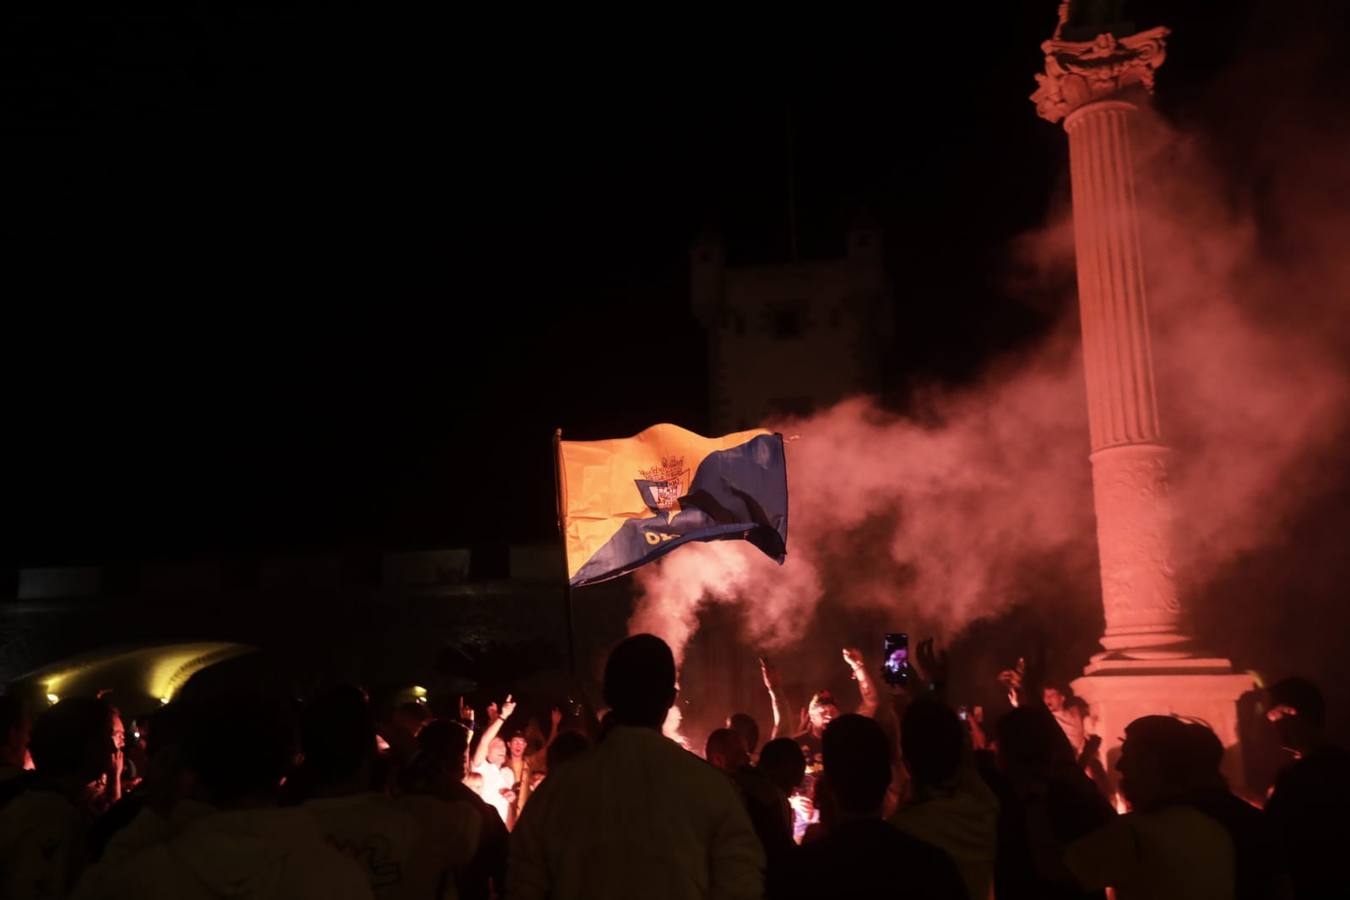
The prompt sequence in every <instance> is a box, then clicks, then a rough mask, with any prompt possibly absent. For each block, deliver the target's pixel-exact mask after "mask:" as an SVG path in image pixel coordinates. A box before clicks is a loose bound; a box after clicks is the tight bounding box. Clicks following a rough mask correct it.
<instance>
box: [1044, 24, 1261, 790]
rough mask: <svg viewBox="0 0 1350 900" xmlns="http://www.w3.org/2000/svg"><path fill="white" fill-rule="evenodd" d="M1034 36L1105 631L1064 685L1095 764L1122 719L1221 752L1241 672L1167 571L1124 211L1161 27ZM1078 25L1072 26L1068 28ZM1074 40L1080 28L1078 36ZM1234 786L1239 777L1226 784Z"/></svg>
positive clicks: (1143, 341) (1169, 530)
mask: <svg viewBox="0 0 1350 900" xmlns="http://www.w3.org/2000/svg"><path fill="white" fill-rule="evenodd" d="M1068 9H1069V4H1067V3H1066V4H1064V6H1063V7H1061V20H1060V21H1061V26H1060V29H1059V30H1057V31H1056V33H1055V37H1054V38H1052V39H1051V40H1049V41H1046V42H1045V43H1044V44H1042V49H1043V50H1044V51H1045V73H1044V74H1041V75H1037V76H1036V79H1037V81H1038V82H1039V83H1040V87H1039V88H1038V89H1037V91H1036V93H1035V94H1034V95H1033V96H1032V98H1031V99H1032V100H1033V101H1034V102H1035V103H1036V111H1037V112H1038V113H1039V114H1040V115H1041V117H1042V118H1045V119H1047V120H1049V121H1051V122H1060V121H1062V122H1063V123H1064V129H1065V131H1067V132H1068V135H1069V168H1070V176H1071V190H1072V192H1073V225H1074V246H1075V250H1076V255H1077V264H1078V302H1079V312H1080V317H1081V326H1082V337H1083V365H1084V375H1085V380H1086V383H1087V401H1088V423H1089V429H1090V439H1091V448H1092V452H1091V456H1090V458H1091V460H1092V487H1093V502H1094V505H1095V508H1096V514H1097V550H1098V555H1099V557H1100V564H1101V584H1102V605H1103V608H1104V612H1105V615H1106V632H1105V634H1104V635H1103V636H1102V640H1101V643H1102V647H1103V652H1102V653H1099V654H1098V655H1097V656H1095V657H1093V660H1092V662H1091V663H1090V664H1089V665H1088V667H1087V669H1086V670H1085V672H1084V677H1082V678H1079V679H1078V680H1077V681H1075V682H1074V689H1075V690H1076V691H1077V692H1078V693H1079V694H1081V695H1082V696H1083V697H1085V698H1086V699H1087V700H1088V702H1089V704H1091V706H1092V710H1093V713H1094V714H1095V715H1096V717H1097V729H1096V732H1097V733H1098V734H1100V735H1101V736H1102V738H1103V741H1104V744H1105V746H1104V747H1103V755H1104V757H1105V761H1106V762H1107V763H1108V766H1109V765H1110V764H1111V763H1112V762H1113V757H1114V755H1115V754H1116V753H1117V752H1118V747H1119V744H1118V742H1119V739H1120V735H1121V734H1122V733H1123V731H1124V728H1125V726H1126V725H1128V724H1129V723H1130V722H1131V721H1133V720H1134V719H1135V718H1137V717H1139V716H1143V715H1150V714H1168V713H1174V714H1179V715H1185V716H1193V717H1196V718H1200V719H1203V720H1204V721H1206V722H1208V723H1209V724H1210V726H1211V727H1212V728H1213V729H1214V731H1215V733H1216V734H1218V735H1219V737H1220V739H1221V740H1223V742H1224V745H1225V747H1227V748H1229V750H1230V751H1231V752H1230V754H1229V759H1228V770H1229V773H1230V777H1231V776H1233V775H1237V774H1238V771H1239V763H1240V758H1239V756H1238V754H1237V752H1236V751H1237V746H1236V744H1237V711H1236V704H1235V702H1234V701H1236V700H1237V698H1238V697H1239V696H1240V695H1241V694H1242V692H1243V691H1244V690H1247V689H1249V688H1250V686H1251V679H1250V678H1248V677H1247V676H1245V675H1242V674H1237V673H1234V672H1233V670H1232V666H1231V664H1230V663H1229V662H1228V661H1227V660H1224V659H1214V658H1206V657H1205V656H1204V655H1203V654H1201V653H1198V652H1196V651H1195V649H1194V648H1193V647H1192V645H1191V641H1190V639H1189V638H1188V636H1187V635H1186V634H1185V633H1184V631H1183V628H1182V623H1181V604H1180V603H1179V601H1178V597H1177V587H1176V577H1175V571H1174V568H1173V567H1174V549H1173V540H1172V534H1173V527H1174V511H1173V505H1172V500H1171V497H1170V494H1169V490H1168V476H1167V472H1168V455H1169V451H1168V449H1167V446H1166V444H1165V443H1164V442H1163V432H1162V428H1161V426H1160V423H1159V415H1158V401H1157V390H1156V387H1155V385H1154V381H1153V351H1152V346H1151V342H1150V338H1149V325H1148V302H1147V292H1146V283H1145V278H1144V264H1143V258H1142V254H1141V252H1140V246H1139V221H1138V216H1137V214H1136V211H1135V191H1134V161H1133V158H1132V153H1131V134H1130V132H1131V128H1132V126H1133V124H1134V119H1135V115H1136V113H1137V112H1138V109H1139V105H1140V104H1142V103H1145V102H1147V99H1148V95H1149V93H1150V92H1151V91H1152V89H1153V75H1154V71H1155V70H1156V69H1157V68H1158V66H1159V65H1161V64H1162V61H1163V58H1164V55H1165V54H1164V51H1165V39H1166V37H1167V33H1168V32H1167V29H1166V28H1153V29H1150V30H1148V31H1143V32H1139V33H1137V34H1130V35H1125V36H1119V35H1118V34H1116V33H1113V31H1112V30H1110V29H1109V26H1107V25H1103V26H1102V27H1101V28H1100V31H1101V32H1102V33H1100V34H1097V35H1096V36H1095V37H1092V39H1090V40H1063V39H1062V38H1061V34H1062V33H1063V31H1064V24H1065V22H1066V21H1067V19H1068ZM1080 31H1081V26H1080ZM1080 36H1081V35H1080ZM1232 783H1233V784H1234V785H1237V784H1238V783H1239V782H1238V781H1236V780H1234V781H1233V782H1232Z"/></svg>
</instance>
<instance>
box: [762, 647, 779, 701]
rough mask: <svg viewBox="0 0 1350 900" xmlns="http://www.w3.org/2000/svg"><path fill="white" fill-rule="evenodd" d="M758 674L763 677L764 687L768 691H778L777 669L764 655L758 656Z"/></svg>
mask: <svg viewBox="0 0 1350 900" xmlns="http://www.w3.org/2000/svg"><path fill="white" fill-rule="evenodd" d="M759 674H760V675H761V676H763V678H764V689H765V690H767V691H768V692H769V693H771V694H773V693H777V691H778V669H777V667H776V666H774V664H773V663H771V662H769V660H768V659H767V658H766V657H763V656H761V657H760V658H759Z"/></svg>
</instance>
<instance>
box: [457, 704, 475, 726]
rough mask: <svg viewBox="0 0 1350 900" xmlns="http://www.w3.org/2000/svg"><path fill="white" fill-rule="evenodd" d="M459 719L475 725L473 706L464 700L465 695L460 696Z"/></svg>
mask: <svg viewBox="0 0 1350 900" xmlns="http://www.w3.org/2000/svg"><path fill="white" fill-rule="evenodd" d="M459 720H460V721H461V722H463V723H465V724H466V725H468V726H469V727H471V728H472V727H473V707H472V706H470V705H469V704H467V703H465V702H464V697H463V696H461V697H460V698H459Z"/></svg>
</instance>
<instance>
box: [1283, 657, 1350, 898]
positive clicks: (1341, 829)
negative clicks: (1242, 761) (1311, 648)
mask: <svg viewBox="0 0 1350 900" xmlns="http://www.w3.org/2000/svg"><path fill="white" fill-rule="evenodd" d="M1269 693H1270V711H1269V713H1267V715H1268V717H1269V718H1270V720H1271V722H1272V723H1274V725H1275V730H1276V732H1278V733H1279V736H1280V742H1281V743H1282V744H1283V745H1284V747H1285V749H1287V750H1289V751H1290V752H1292V753H1293V754H1294V756H1295V757H1296V759H1295V760H1294V762H1292V763H1290V764H1289V765H1288V766H1286V767H1285V768H1284V769H1283V770H1282V771H1281V772H1280V774H1279V775H1278V776H1277V777H1276V779H1275V787H1274V790H1273V791H1272V792H1271V795H1270V799H1269V800H1268V801H1266V815H1267V816H1268V817H1269V818H1270V822H1271V824H1272V825H1273V826H1274V828H1275V831H1276V834H1278V835H1279V837H1280V839H1281V841H1282V842H1283V844H1284V849H1285V852H1286V854H1287V857H1286V858H1287V861H1288V864H1289V874H1290V876H1291V877H1292V878H1293V882H1294V895H1295V896H1296V897H1298V898H1300V900H1302V898H1304V897H1346V896H1350V867H1347V863H1346V859H1345V857H1344V853H1345V847H1346V842H1345V831H1346V829H1347V827H1350V753H1347V752H1346V750H1345V748H1343V747H1338V746H1337V745H1335V744H1334V743H1332V742H1331V740H1330V738H1328V737H1327V735H1326V732H1325V731H1324V730H1323V727H1324V722H1325V718H1326V702H1325V701H1324V700H1323V699H1322V692H1321V691H1320V690H1318V688H1317V686H1316V685H1314V684H1313V683H1312V682H1310V681H1308V680H1306V679H1303V678H1286V679H1284V680H1283V681H1278V682H1276V683H1275V684H1273V685H1271V686H1270V689H1269Z"/></svg>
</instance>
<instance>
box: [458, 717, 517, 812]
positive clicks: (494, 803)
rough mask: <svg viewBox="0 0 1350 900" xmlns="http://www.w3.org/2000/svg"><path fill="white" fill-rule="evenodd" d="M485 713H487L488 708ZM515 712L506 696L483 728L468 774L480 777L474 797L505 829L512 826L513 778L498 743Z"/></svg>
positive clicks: (503, 745)
mask: <svg viewBox="0 0 1350 900" xmlns="http://www.w3.org/2000/svg"><path fill="white" fill-rule="evenodd" d="M488 711H489V712H491V709H489V710H488ZM515 711H516V704H515V701H514V700H512V699H511V695H510V694H507V695H506V700H505V702H503V703H502V708H501V712H500V714H499V715H497V716H496V717H495V718H493V719H492V721H491V722H489V723H488V727H487V728H485V729H483V736H482V737H481V738H479V740H478V746H477V747H475V748H474V751H473V759H472V760H471V761H470V763H469V771H470V772H473V773H474V774H476V775H479V776H481V778H482V784H481V786H480V787H478V789H477V790H478V796H480V797H482V798H483V800H484V801H485V802H486V803H488V804H489V805H490V806H491V807H492V808H493V809H495V810H497V812H498V814H500V815H501V817H502V822H503V823H505V824H506V825H508V826H509V825H512V824H514V823H513V822H512V821H511V803H512V802H513V801H514V800H515V799H516V794H515V790H514V788H515V777H514V775H513V774H512V772H511V769H510V768H509V767H507V766H506V741H504V740H502V737H501V730H502V726H504V725H505V724H506V720H507V719H509V718H511V713H513V712H515Z"/></svg>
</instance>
